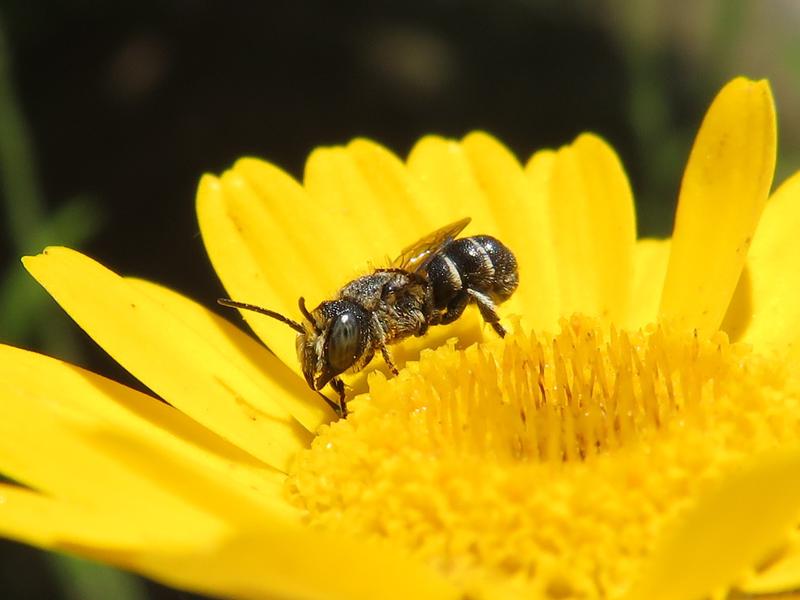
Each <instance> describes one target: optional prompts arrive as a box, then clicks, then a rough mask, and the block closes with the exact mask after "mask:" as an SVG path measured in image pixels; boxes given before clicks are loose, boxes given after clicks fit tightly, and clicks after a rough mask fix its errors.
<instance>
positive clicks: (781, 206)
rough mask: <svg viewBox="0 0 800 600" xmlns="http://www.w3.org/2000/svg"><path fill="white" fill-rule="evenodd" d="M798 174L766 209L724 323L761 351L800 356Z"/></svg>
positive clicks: (790, 357)
mask: <svg viewBox="0 0 800 600" xmlns="http://www.w3.org/2000/svg"><path fill="white" fill-rule="evenodd" d="M798 231H800V173H797V174H795V175H794V176H793V177H791V178H789V179H788V180H787V181H785V182H784V183H783V185H781V187H780V188H778V191H777V192H775V194H773V196H772V198H770V201H769V202H768V203H767V206H766V208H765V210H764V215H763V217H762V218H761V222H760V223H759V225H758V230H757V231H756V235H755V237H754V238H753V245H752V247H751V248H750V253H749V254H748V257H747V269H746V271H745V272H744V273H743V274H742V277H741V278H740V280H739V284H738V286H737V288H736V293H735V294H734V298H733V301H732V302H731V305H730V307H729V308H728V312H727V314H726V316H725V321H724V323H723V328H724V329H725V330H726V331H728V333H729V334H730V335H731V337H732V338H734V339H741V340H742V341H744V342H747V343H750V344H753V346H754V347H755V348H757V349H758V350H759V351H760V352H772V351H775V352H778V353H780V355H781V356H782V357H783V358H784V359H786V358H787V357H788V360H786V362H787V363H789V364H794V363H797V361H798V359H800V303H798V302H797V301H796V299H797V298H798V297H800V271H799V270H798V268H797V257H798V256H800V238H798V235H797V233H798Z"/></svg>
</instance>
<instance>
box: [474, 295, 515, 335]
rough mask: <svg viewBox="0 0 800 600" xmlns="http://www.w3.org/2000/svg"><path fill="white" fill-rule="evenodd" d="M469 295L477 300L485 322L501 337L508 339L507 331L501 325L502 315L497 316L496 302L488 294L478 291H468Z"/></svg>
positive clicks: (476, 302)
mask: <svg viewBox="0 0 800 600" xmlns="http://www.w3.org/2000/svg"><path fill="white" fill-rule="evenodd" d="M467 293H468V294H469V295H470V296H471V297H472V299H473V300H475V304H477V305H478V310H479V311H480V312H481V316H482V317H483V320H484V321H486V322H487V323H488V324H489V325H491V326H492V329H494V330H495V331H496V332H497V335H499V336H500V337H506V329H505V327H503V326H502V325H501V324H500V315H498V314H497V310H496V309H495V306H494V302H492V299H491V298H489V296H487V295H486V294H483V293H481V292H478V291H476V290H470V289H468V290H467Z"/></svg>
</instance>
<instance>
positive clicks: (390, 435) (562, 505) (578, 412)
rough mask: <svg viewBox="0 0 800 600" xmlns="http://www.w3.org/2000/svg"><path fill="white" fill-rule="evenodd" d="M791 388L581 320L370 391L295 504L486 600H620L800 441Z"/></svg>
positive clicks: (299, 475)
mask: <svg viewBox="0 0 800 600" xmlns="http://www.w3.org/2000/svg"><path fill="white" fill-rule="evenodd" d="M785 388H786V381H785V377H784V375H783V374H782V373H781V372H780V369H779V368H778V367H777V366H776V365H773V364H769V363H767V362H765V361H763V360H761V359H758V358H757V357H754V356H753V355H751V354H750V353H749V352H748V350H747V349H746V348H744V347H742V346H738V345H733V344H730V343H728V341H727V337H726V336H725V335H724V334H722V333H717V334H716V335H714V336H712V337H711V338H708V339H706V338H698V337H697V336H695V335H692V334H691V333H682V332H677V331H673V330H672V329H670V328H669V327H667V326H662V325H658V326H656V325H653V326H650V327H648V328H647V329H646V330H644V331H637V332H625V331H617V330H615V329H613V328H610V329H608V328H604V327H601V326H600V325H599V324H598V323H596V322H595V321H592V320H590V319H587V318H584V317H573V318H572V319H571V320H564V321H563V322H562V324H561V331H560V332H559V333H558V334H556V335H547V334H540V335H531V336H528V335H525V334H521V333H516V334H513V335H509V336H507V337H506V338H505V339H504V340H499V339H498V340H494V341H490V342H487V343H484V344H482V345H477V346H472V347H470V348H468V349H467V350H464V351H460V350H456V349H455V347H454V345H452V344H451V345H447V346H444V347H441V348H439V349H437V350H434V351H428V352H426V353H424V354H423V355H422V357H421V358H420V361H419V362H418V363H412V364H409V365H407V366H406V368H405V369H404V370H403V371H402V372H401V373H400V375H399V376H397V377H395V378H392V379H388V380H387V379H386V378H384V377H383V376H382V375H380V374H375V375H372V376H371V378H370V391H369V393H368V394H365V395H364V396H360V397H358V398H356V399H354V400H353V401H352V402H351V404H350V408H351V409H352V414H351V415H350V417H348V419H347V420H343V421H339V422H337V423H334V424H332V425H331V426H330V427H326V428H324V429H323V431H321V432H320V434H319V436H318V437H317V438H316V439H315V441H314V443H313V444H312V448H311V449H310V450H307V451H304V452H302V453H301V454H300V455H299V456H298V457H297V460H296V462H295V465H294V468H293V471H292V473H291V475H290V477H289V483H288V486H287V490H288V493H289V496H290V498H291V500H292V501H293V502H294V503H295V504H297V505H299V506H301V507H303V508H304V509H306V510H307V514H308V518H309V521H310V524H311V525H312V526H317V527H324V528H335V529H339V530H342V531H346V532H349V533H352V534H354V535H359V536H362V537H363V536H376V537H383V538H389V539H391V540H392V541H395V542H397V543H399V544H401V545H404V546H406V547H407V548H409V549H410V550H411V551H412V552H414V553H415V554H417V555H418V556H420V557H421V558H423V559H424V560H426V561H428V562H429V563H431V564H433V565H435V566H436V567H437V568H439V569H440V570H441V571H442V572H444V573H446V574H447V575H448V576H450V577H452V578H454V579H455V580H456V581H458V582H459V583H460V584H462V585H464V586H466V587H467V588H468V589H472V590H474V591H476V593H486V590H487V589H490V590H494V591H495V592H497V590H499V589H501V588H502V589H503V590H504V591H503V592H502V593H503V594H506V593H510V592H513V593H525V594H528V593H531V592H536V593H538V594H539V595H542V596H544V597H552V598H571V597H581V598H584V597H586V598H594V597H616V596H618V595H620V594H621V593H623V592H624V590H625V586H626V582H629V581H630V579H631V578H632V574H633V573H635V572H636V570H637V569H638V568H639V567H640V566H641V561H642V560H643V558H644V557H646V556H647V554H648V552H649V550H650V549H651V545H652V543H653V540H654V539H655V537H656V535H657V533H658V531H659V528H660V527H661V526H662V524H663V523H664V522H665V521H666V520H667V519H668V518H669V517H670V516H672V515H674V514H675V513H676V512H677V511H679V510H681V509H682V508H685V506H686V504H687V502H688V499H689V498H691V496H692V495H693V493H695V492H696V491H697V490H698V489H699V488H700V487H701V486H703V485H706V484H707V483H708V481H710V480H711V479H713V478H714V477H717V476H719V474H720V473H721V472H723V471H724V470H725V469H726V468H728V467H729V466H730V465H732V464H734V463H735V462H736V460H737V459H740V458H742V457H743V456H746V455H748V454H749V453H751V452H753V451H755V450H758V449H761V448H768V447H771V446H774V445H777V444H779V443H781V442H782V441H784V440H790V439H792V438H793V437H796V436H797V435H798V433H800V411H799V410H798V408H797V406H796V403H795V402H794V401H793V400H791V395H789V394H786V393H785ZM567 558H568V560H567ZM567 563H569V564H567ZM506 588H512V589H506ZM498 593H499V592H498Z"/></svg>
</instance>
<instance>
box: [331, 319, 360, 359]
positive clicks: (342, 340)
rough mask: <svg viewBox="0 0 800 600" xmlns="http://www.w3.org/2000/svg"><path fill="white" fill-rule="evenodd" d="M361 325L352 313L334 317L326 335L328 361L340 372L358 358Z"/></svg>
mask: <svg viewBox="0 0 800 600" xmlns="http://www.w3.org/2000/svg"><path fill="white" fill-rule="evenodd" d="M360 340H361V327H360V325H359V323H358V320H357V319H356V318H355V316H354V315H353V314H352V313H349V312H346V313H344V314H341V315H339V316H338V317H336V320H335V321H334V322H333V325H332V326H331V332H330V335H329V336H328V363H329V364H330V366H331V367H332V368H333V369H335V370H336V371H338V372H339V373H341V372H342V371H345V370H346V369H347V368H348V367H350V366H351V365H352V364H353V363H354V362H355V361H356V358H358V351H359V347H360V345H361V344H360Z"/></svg>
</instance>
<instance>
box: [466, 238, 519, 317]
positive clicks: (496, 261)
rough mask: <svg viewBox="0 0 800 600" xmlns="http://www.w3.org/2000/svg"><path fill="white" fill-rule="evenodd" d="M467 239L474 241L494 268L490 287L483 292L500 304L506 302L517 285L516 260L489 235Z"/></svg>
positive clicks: (502, 245) (498, 241)
mask: <svg viewBox="0 0 800 600" xmlns="http://www.w3.org/2000/svg"><path fill="white" fill-rule="evenodd" d="M467 239H469V240H474V241H475V242H476V243H477V244H478V245H479V246H480V247H481V248H482V249H483V251H484V252H486V255H487V256H488V257H489V260H490V261H491V262H492V267H493V268H494V274H493V275H492V280H491V287H489V288H487V289H484V290H483V291H486V292H488V293H489V294H490V295H492V296H494V297H495V299H496V300H499V301H501V302H502V301H504V300H508V299H509V298H510V297H511V294H513V293H514V290H516V289H517V286H518V285H519V272H518V270H517V269H518V267H517V258H516V257H515V256H514V254H513V253H512V252H511V250H509V249H508V248H507V247H506V246H505V245H504V244H503V243H502V242H501V241H500V240H498V239H497V238H493V237H492V236H490V235H476V236H475V237H471V238H467Z"/></svg>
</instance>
